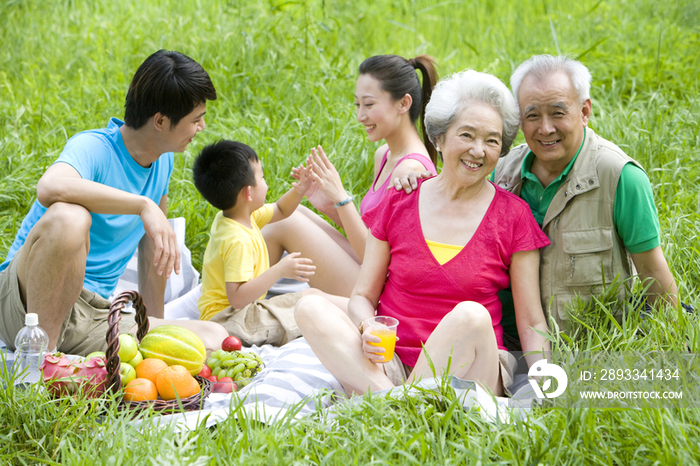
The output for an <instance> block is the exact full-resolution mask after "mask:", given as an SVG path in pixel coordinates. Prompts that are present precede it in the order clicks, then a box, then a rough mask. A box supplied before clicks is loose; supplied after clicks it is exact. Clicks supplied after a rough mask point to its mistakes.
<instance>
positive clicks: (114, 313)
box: [106, 291, 212, 412]
mask: <svg viewBox="0 0 700 466" xmlns="http://www.w3.org/2000/svg"><path fill="white" fill-rule="evenodd" d="M129 302H131V305H132V306H133V308H134V310H135V311H136V324H137V325H138V329H137V332H136V337H137V339H138V341H141V340H142V339H143V337H145V336H146V333H148V318H147V316H146V306H145V305H144V304H143V300H142V299H141V295H140V294H139V293H138V292H136V291H124V292H123V293H121V294H119V295H118V296H117V297H116V298H115V299H114V301H112V304H111V306H110V307H109V315H108V316H107V323H108V329H107V351H106V353H107V386H108V387H109V389H108V390H111V391H112V393H114V394H118V393H119V392H120V390H121V386H122V384H121V379H120V377H119V368H120V367H121V361H120V360H119V321H120V320H121V311H122V309H124V308H125V307H126V305H127V304H128V303H129ZM195 379H196V380H197V382H198V383H199V386H200V387H201V390H200V391H199V393H197V394H195V395H192V396H190V397H187V398H182V399H180V400H179V401H178V400H171V401H165V400H160V399H158V400H154V401H126V400H122V402H121V403H120V404H119V409H121V410H141V409H145V408H148V407H151V408H152V409H154V410H155V411H161V412H173V411H182V410H185V411H194V410H197V409H201V407H202V404H203V403H204V399H205V398H206V397H207V396H209V394H210V393H211V387H212V384H211V381H209V380H207V379H205V378H204V377H200V376H198V375H196V376H195Z"/></svg>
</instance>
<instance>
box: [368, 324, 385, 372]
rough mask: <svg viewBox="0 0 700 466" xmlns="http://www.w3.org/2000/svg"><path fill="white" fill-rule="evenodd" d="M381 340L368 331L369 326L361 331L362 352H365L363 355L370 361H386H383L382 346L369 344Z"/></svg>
mask: <svg viewBox="0 0 700 466" xmlns="http://www.w3.org/2000/svg"><path fill="white" fill-rule="evenodd" d="M381 341H382V340H381V339H380V338H379V337H378V336H375V335H372V334H371V333H370V329H369V328H365V329H364V332H363V333H362V352H363V353H364V354H365V357H366V358H367V359H369V360H370V361H372V362H376V363H383V362H386V361H384V356H383V355H382V353H384V348H382V347H381V346H375V345H372V344H371V343H379V342H381Z"/></svg>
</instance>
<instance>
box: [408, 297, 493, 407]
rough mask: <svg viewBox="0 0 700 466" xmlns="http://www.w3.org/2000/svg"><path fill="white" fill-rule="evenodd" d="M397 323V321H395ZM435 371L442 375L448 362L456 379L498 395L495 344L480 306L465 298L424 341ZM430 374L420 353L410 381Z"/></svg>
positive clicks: (431, 375) (491, 330) (485, 312)
mask: <svg viewBox="0 0 700 466" xmlns="http://www.w3.org/2000/svg"><path fill="white" fill-rule="evenodd" d="M399 325H401V324H399ZM425 351H427V352H428V355H429V356H430V360H431V361H432V365H433V367H434V368H435V374H437V375H438V376H439V375H442V373H443V372H444V371H445V368H446V367H447V365H448V361H449V359H450V357H451V358H452V359H451V361H449V365H450V367H449V372H450V374H453V375H455V376H457V377H459V378H460V379H466V380H475V381H478V382H481V383H482V384H483V386H484V387H488V389H490V390H491V391H492V392H493V393H494V394H495V395H501V394H502V393H503V388H502V387H501V381H500V370H499V362H498V344H497V343H496V335H495V334H494V332H493V326H492V323H491V316H490V315H489V313H488V311H487V310H486V308H485V307H484V306H482V305H481V304H479V303H476V302H472V301H468V302H463V303H459V304H458V305H457V306H455V308H454V309H453V310H452V311H451V312H450V313H449V314H447V315H446V316H445V317H443V319H442V320H441V321H440V323H439V324H438V325H437V327H435V330H434V331H433V333H432V334H431V335H430V338H428V341H427V342H425ZM431 377H433V370H432V369H431V367H430V364H428V360H427V358H426V357H425V354H423V353H421V355H420V357H419V358H418V361H417V362H416V366H415V367H414V369H413V372H412V373H411V376H410V377H409V380H410V381H411V382H414V381H416V380H420V379H421V378H431Z"/></svg>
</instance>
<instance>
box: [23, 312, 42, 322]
mask: <svg viewBox="0 0 700 466" xmlns="http://www.w3.org/2000/svg"><path fill="white" fill-rule="evenodd" d="M24 325H39V315H38V314H34V313H33V312H30V313H28V314H27V315H26V317H25V318H24Z"/></svg>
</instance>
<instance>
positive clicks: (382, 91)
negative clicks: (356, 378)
mask: <svg viewBox="0 0 700 466" xmlns="http://www.w3.org/2000/svg"><path fill="white" fill-rule="evenodd" d="M416 70H420V72H421V75H422V80H423V84H422V86H421V82H420V80H419V79H418V74H417V73H416ZM359 71H360V76H359V77H358V79H357V84H356V87H355V105H356V107H357V120H358V121H359V122H360V123H362V125H363V126H364V128H365V131H366V133H367V138H368V139H369V140H370V141H371V142H378V141H381V140H384V141H385V144H383V145H382V146H380V147H379V148H378V149H377V151H376V152H375V155H374V182H373V183H372V186H370V188H369V191H368V192H367V194H366V195H365V198H364V199H363V201H362V203H361V205H360V210H361V213H362V214H364V213H365V212H366V211H368V210H370V209H371V208H372V207H374V206H376V205H378V204H379V203H380V201H381V200H382V198H383V197H384V195H385V193H386V192H387V189H388V188H389V187H390V184H391V181H392V180H393V179H395V178H398V177H401V176H403V175H406V174H408V173H409V172H411V171H414V172H424V171H430V172H432V173H437V169H436V167H435V164H436V163H437V152H436V150H435V147H434V146H433V145H432V143H431V142H430V140H429V139H428V137H427V136H426V135H424V136H423V139H421V136H420V135H419V134H418V130H417V128H416V122H417V120H418V119H419V118H420V120H421V127H423V117H424V113H425V105H426V103H427V102H428V100H429V99H430V94H431V93H432V89H433V87H434V86H435V84H436V82H437V72H436V71H435V63H434V61H433V59H432V58H430V57H428V56H426V55H421V56H418V57H416V58H413V59H410V60H406V59H405V58H402V57H399V56H397V55H377V56H373V57H370V58H368V59H366V60H365V61H364V62H362V64H361V65H360V70H359ZM311 152H312V153H311V156H310V158H309V163H310V164H311V165H312V166H313V169H314V181H315V186H314V187H313V188H312V189H310V190H309V192H308V193H307V197H308V199H309V201H310V202H311V204H312V205H313V206H314V207H316V209H317V210H319V211H320V212H322V213H323V214H325V215H327V216H328V217H329V218H331V219H332V220H333V221H334V222H335V223H336V224H337V225H339V226H341V227H342V228H343V229H344V230H345V233H346V235H347V237H346V236H343V235H342V234H341V233H339V232H338V231H337V230H336V229H335V228H334V227H333V226H332V225H331V224H329V223H328V222H326V221H325V220H324V219H323V218H321V217H320V216H319V215H317V214H315V213H314V212H313V211H311V210H309V209H307V208H304V207H303V206H299V208H297V210H296V212H295V213H294V214H292V215H291V216H290V217H289V218H287V219H286V220H283V221H281V222H276V223H274V224H269V225H267V226H266V227H265V228H263V230H262V233H263V235H264V237H265V241H266V243H267V247H268V251H269V254H270V263H271V264H274V263H276V262H277V261H278V260H279V259H280V258H281V256H282V254H283V252H284V251H285V250H286V251H288V252H301V256H302V257H307V258H310V259H311V260H312V261H313V263H314V265H315V266H316V272H317V273H316V274H315V275H314V276H312V277H311V278H310V280H309V284H310V285H311V286H312V287H314V288H318V289H321V290H323V291H325V292H327V293H331V294H334V295H339V296H350V293H351V292H352V289H353V288H354V286H355V282H356V280H357V277H358V275H359V272H360V264H361V263H362V260H363V257H364V250H365V242H366V239H367V227H366V226H365V224H364V222H363V221H362V218H361V217H360V213H358V212H357V208H356V206H355V203H354V202H353V198H352V197H351V196H350V195H349V194H348V192H347V191H346V190H345V188H344V187H343V183H342V181H341V179H340V175H339V174H338V172H337V170H336V169H335V167H334V166H333V164H332V163H331V161H330V160H329V159H328V157H327V156H326V154H325V152H324V151H323V148H321V147H320V146H319V147H318V148H315V149H312V151H311Z"/></svg>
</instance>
